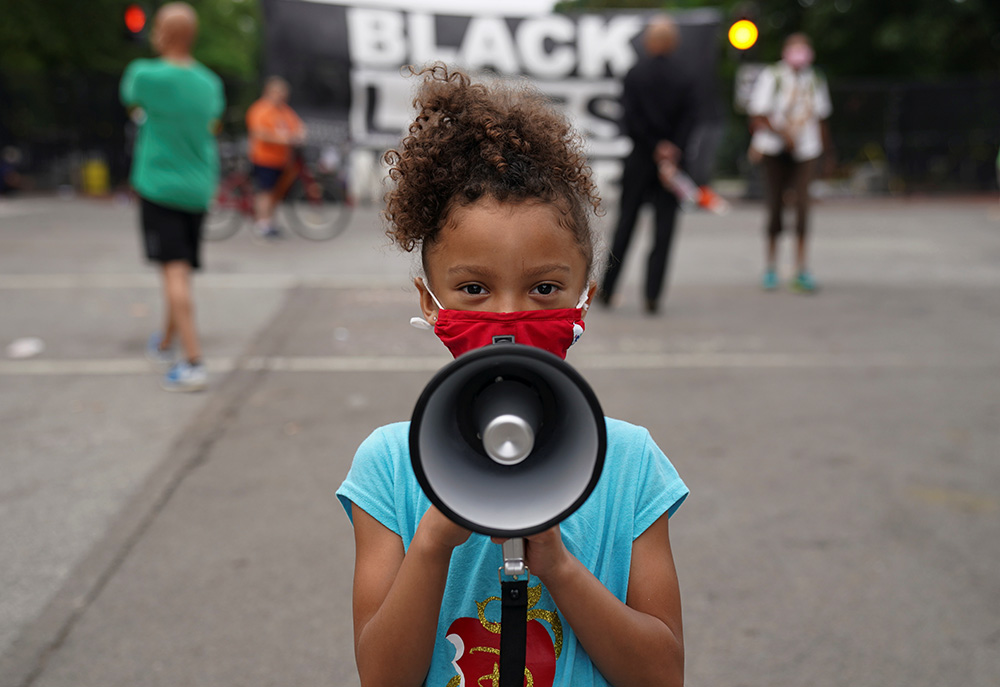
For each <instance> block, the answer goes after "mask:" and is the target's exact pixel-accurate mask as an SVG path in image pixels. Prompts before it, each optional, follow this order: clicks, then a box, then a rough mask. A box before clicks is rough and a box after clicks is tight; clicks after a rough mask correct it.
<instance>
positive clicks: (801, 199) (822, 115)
mask: <svg viewBox="0 0 1000 687" xmlns="http://www.w3.org/2000/svg"><path fill="white" fill-rule="evenodd" d="M812 62H813V49H812V44H811V43H810V41H809V37H808V36H806V35H805V34H802V33H793V34H792V35H790V36H788V37H787V38H786V39H785V44H784V48H783V50H782V53H781V61H780V62H778V63H777V64H774V65H771V66H769V67H767V68H766V69H764V71H762V72H761V74H760V76H759V77H758V78H757V81H756V83H755V84H754V88H753V92H752V93H751V95H750V102H749V104H748V106H747V113H748V114H749V115H750V128H751V130H752V131H753V138H752V139H751V141H750V156H751V160H754V161H760V162H762V163H763V165H764V183H765V198H766V203H767V253H766V261H767V264H766V268H765V271H764V277H763V281H762V286H763V287H764V289H765V290H768V291H772V290H774V289H776V288H778V264H777V263H778V238H779V237H780V236H781V232H782V214H783V211H784V207H785V201H786V194H787V193H788V192H789V191H791V192H792V193H793V194H794V197H795V212H796V217H795V236H796V248H795V278H794V280H793V281H792V288H793V289H795V290H796V291H799V292H802V293H811V292H813V291H815V290H816V288H817V286H816V282H815V280H814V279H813V277H812V274H811V273H810V272H809V269H808V266H807V260H806V234H807V228H808V221H809V182H810V181H812V178H813V174H814V171H815V170H814V167H815V162H816V160H817V159H818V158H819V157H820V156H821V155H822V154H823V153H824V151H832V146H831V144H830V132H829V127H828V126H827V118H828V117H829V116H830V114H831V112H832V110H833V108H832V107H831V105H830V93H829V90H828V89H827V85H826V79H825V78H823V76H822V75H821V74H820V73H819V72H818V71H816V70H815V69H813V68H812Z"/></svg>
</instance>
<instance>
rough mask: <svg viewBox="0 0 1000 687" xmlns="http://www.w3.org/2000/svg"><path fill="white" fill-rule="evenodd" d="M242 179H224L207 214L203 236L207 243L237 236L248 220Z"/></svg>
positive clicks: (247, 201)
mask: <svg viewBox="0 0 1000 687" xmlns="http://www.w3.org/2000/svg"><path fill="white" fill-rule="evenodd" d="M245 196H246V191H245V185H244V183H243V179H242V177H240V178H230V179H224V180H223V181H222V183H221V184H219V190H218V192H216V194H215V198H214V199H213V200H212V205H211V207H209V209H208V212H207V213H206V214H205V221H204V223H203V224H202V236H203V237H204V239H205V240H206V241H222V240H224V239H228V238H229V237H230V236H232V235H233V234H235V233H236V232H238V231H239V230H240V227H242V226H243V222H244V221H245V220H246V215H245V212H246V211H245V208H246V207H249V205H248V203H249V202H252V199H247V198H246V197H245Z"/></svg>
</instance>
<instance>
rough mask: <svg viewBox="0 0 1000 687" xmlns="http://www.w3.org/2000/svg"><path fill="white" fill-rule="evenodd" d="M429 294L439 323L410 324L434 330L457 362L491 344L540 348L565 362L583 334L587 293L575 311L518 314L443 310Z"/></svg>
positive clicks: (418, 321) (417, 321) (420, 321)
mask: <svg viewBox="0 0 1000 687" xmlns="http://www.w3.org/2000/svg"><path fill="white" fill-rule="evenodd" d="M427 292H428V293H430V295H431V298H433V299H434V302H435V303H436V304H437V306H438V316H437V320H435V322H434V324H433V325H432V324H431V323H429V322H428V321H427V320H425V319H423V318H420V317H414V318H412V319H411V320H410V324H411V325H413V326H414V327H417V328H418V329H431V328H433V329H434V333H435V334H437V337H438V338H439V339H441V341H442V343H444V345H445V346H447V347H448V350H449V351H451V354H452V355H453V356H455V357H456V358H457V357H458V356H460V355H462V354H463V353H465V352H467V351H471V350H473V349H476V348H482V347H483V346H487V345H489V344H493V343H500V342H509V343H519V344H525V345H527V346H534V347H535V348H541V349H542V350H545V351H548V352H549V353H552V354H554V355H557V356H559V357H560V358H562V359H563V360H565V359H566V352H567V351H568V350H569V347H570V346H572V345H573V344H575V343H576V342H577V340H578V339H579V338H580V336H581V335H582V334H583V329H584V325H583V313H584V312H585V311H586V308H587V305H586V303H587V291H586V290H584V292H583V294H582V295H581V296H580V302H579V303H577V306H576V307H575V308H558V309H555V310H522V311H518V312H482V311H478V310H449V309H448V308H444V307H442V306H441V303H440V302H439V301H438V299H437V297H436V296H435V295H434V294H433V293H432V292H431V290H430V289H427Z"/></svg>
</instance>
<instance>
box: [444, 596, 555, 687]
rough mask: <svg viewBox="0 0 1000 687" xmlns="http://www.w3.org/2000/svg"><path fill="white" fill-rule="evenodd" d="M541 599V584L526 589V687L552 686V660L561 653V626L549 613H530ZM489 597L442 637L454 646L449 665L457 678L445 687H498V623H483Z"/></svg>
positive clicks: (553, 678) (552, 614) (553, 664)
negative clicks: (470, 615) (475, 610)
mask: <svg viewBox="0 0 1000 687" xmlns="http://www.w3.org/2000/svg"><path fill="white" fill-rule="evenodd" d="M540 596H541V585H539V586H537V587H534V588H533V589H531V590H529V596H528V599H529V606H528V608H529V610H528V618H529V620H528V626H527V646H526V653H525V673H524V684H525V686H526V687H552V684H553V682H554V681H555V676H556V658H557V657H558V654H559V653H560V652H561V650H562V623H561V622H560V620H559V616H558V615H557V614H556V613H553V612H551V611H542V610H531V609H532V607H533V606H534V605H535V603H537V602H538V598H539V597H540ZM499 600H500V599H499V597H491V598H489V599H487V600H486V601H483V602H476V606H478V608H479V613H478V616H479V617H477V618H458V619H456V620H455V621H454V622H453V623H452V624H451V626H450V627H449V628H448V632H447V633H446V635H445V636H446V637H447V639H448V641H450V642H451V643H452V644H453V645H454V647H455V660H454V661H453V664H454V666H455V670H456V671H457V672H458V675H457V676H455V679H453V680H452V681H451V682H449V683H448V686H449V687H459V686H461V687H498V685H499V679H500V664H499V660H500V623H495V622H490V621H488V620H486V615H485V611H486V606H487V605H488V604H489V603H490V601H499ZM538 618H542V619H543V620H546V621H548V622H549V624H550V625H552V629H553V632H554V634H555V635H556V644H553V642H552V637H550V636H549V633H548V631H547V630H546V629H545V626H544V625H543V624H542V623H541V622H540V621H539V620H538Z"/></svg>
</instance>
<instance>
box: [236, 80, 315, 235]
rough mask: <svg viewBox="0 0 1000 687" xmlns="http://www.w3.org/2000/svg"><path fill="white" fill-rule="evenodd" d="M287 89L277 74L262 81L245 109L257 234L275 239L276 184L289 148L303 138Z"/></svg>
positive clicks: (303, 130)
mask: <svg viewBox="0 0 1000 687" xmlns="http://www.w3.org/2000/svg"><path fill="white" fill-rule="evenodd" d="M289 93H290V89H289V86H288V82H287V81H285V80H284V79H282V78H281V77H280V76H272V77H270V78H269V79H268V80H267V81H266V82H265V83H264V91H263V93H262V95H261V97H260V99H259V100H257V101H256V102H255V103H254V104H253V105H251V106H250V108H249V109H248V110H247V118H246V121H247V133H248V134H249V137H250V162H251V163H252V164H253V179H254V186H255V187H256V190H257V192H256V196H255V198H254V214H255V216H256V220H257V226H256V230H257V234H258V235H259V236H261V237H262V238H266V239H276V238H279V237H280V236H281V232H280V231H279V230H278V228H277V227H276V226H275V225H274V206H275V204H276V203H277V198H276V197H275V187H276V186H277V184H278V180H279V179H281V175H282V173H283V172H284V171H285V168H286V167H288V164H289V162H291V158H292V148H293V147H294V146H297V145H301V144H302V143H303V142H304V141H305V140H306V128H305V126H304V125H303V124H302V120H301V119H299V116H298V115H297V114H295V110H293V109H292V108H291V107H289V105H288V96H289Z"/></svg>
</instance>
